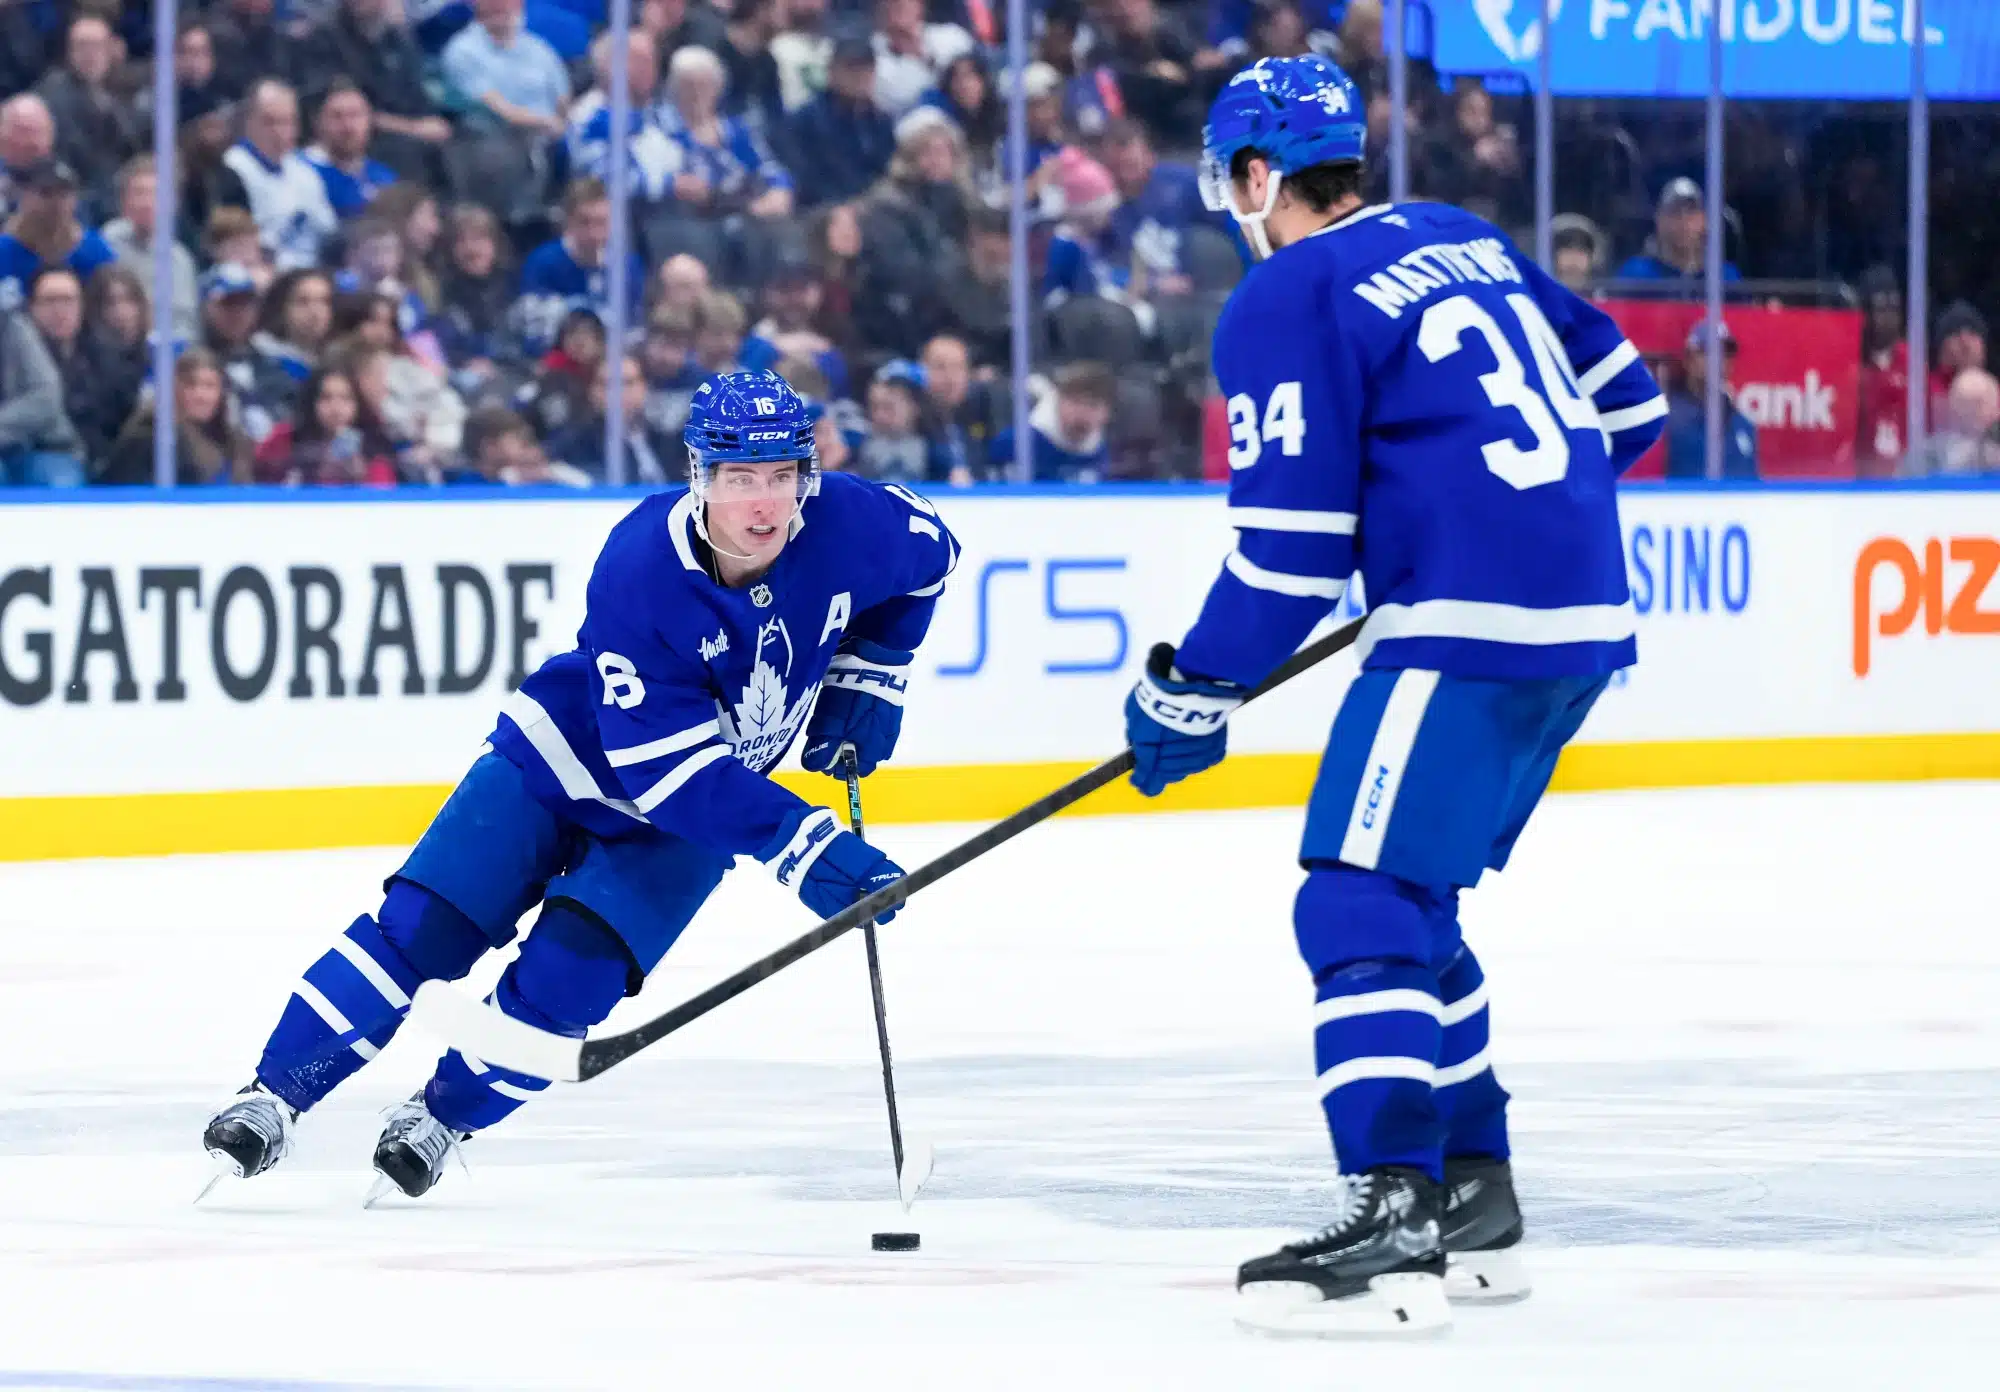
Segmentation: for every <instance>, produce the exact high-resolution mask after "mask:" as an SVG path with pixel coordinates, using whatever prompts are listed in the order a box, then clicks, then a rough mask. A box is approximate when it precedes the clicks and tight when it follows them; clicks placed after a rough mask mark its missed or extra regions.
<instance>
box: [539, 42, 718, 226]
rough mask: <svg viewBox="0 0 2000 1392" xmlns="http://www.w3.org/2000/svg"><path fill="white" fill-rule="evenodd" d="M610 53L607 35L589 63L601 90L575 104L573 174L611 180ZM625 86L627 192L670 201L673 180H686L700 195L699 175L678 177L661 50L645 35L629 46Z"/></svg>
mask: <svg viewBox="0 0 2000 1392" xmlns="http://www.w3.org/2000/svg"><path fill="white" fill-rule="evenodd" d="M611 51H612V38H611V34H610V33H609V32H608V31H607V32H605V33H602V34H599V35H598V36H597V41H596V42H595V43H593V44H592V45H591V48H590V59H591V64H592V66H593V67H594V68H595V69H596V72H597V85H596V86H595V87H593V88H591V89H590V90H589V91H588V92H586V93H584V94H583V95H582V96H581V97H579V98H577V101H576V104H575V105H574V106H572V107H571V108H570V111H569V134H568V135H567V137H566V138H565V144H566V145H567V146H568V149H569V167H570V173H571V174H572V175H574V176H581V175H588V176H590V177H591V178H594V179H600V180H608V179H609V177H610V168H611V95H610V94H611ZM625 85H626V91H627V94H628V96H629V100H630V107H629V110H628V112H627V115H626V118H625V119H626V125H625V158H626V169H627V171H628V173H627V179H628V182H627V187H628V188H629V189H630V190H631V192H632V194H633V196H635V197H637V198H641V199H660V198H672V197H674V196H675V195H676V189H675V179H676V178H677V177H681V178H686V179H688V180H689V181H690V182H689V183H688V184H687V185H685V186H683V187H684V189H685V191H686V192H687V193H689V194H690V195H692V194H693V193H695V192H696V190H695V188H694V184H693V181H694V180H696V179H697V178H698V176H696V175H692V174H686V175H682V174H679V173H678V171H679V169H680V163H681V152H680V148H679V147H678V146H677V145H675V143H674V138H673V136H672V135H671V134H670V133H669V131H668V123H669V120H670V117H669V114H668V111H667V109H666V107H665V106H664V105H663V103H662V101H661V97H660V59H659V48H658V46H657V45H656V44H655V43H654V41H653V36H652V35H651V34H649V33H647V32H646V31H645V30H644V29H634V30H633V31H632V33H631V36H630V38H629V39H628V40H627V41H626V46H625Z"/></svg>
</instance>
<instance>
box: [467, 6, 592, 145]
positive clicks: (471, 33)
mask: <svg viewBox="0 0 2000 1392" xmlns="http://www.w3.org/2000/svg"><path fill="white" fill-rule="evenodd" d="M440 66H441V69H442V71H443V73H444V78H445V81H446V82H448V83H450V84H451V85H452V86H453V87H454V88H456V89H457V91H458V92H459V93H460V94H461V95H462V96H464V97H465V98H466V99H467V100H469V101H473V102H477V103H478V104H479V105H480V106H482V107H484V108H485V110H486V113H487V114H488V115H490V116H491V117H492V118H493V119H494V120H496V121H498V122H500V123H501V124H502V125H504V126H508V127H511V128H512V129H514V130H517V131H521V132H523V133H525V134H528V135H531V136H549V137H555V138H560V137H561V136H562V134H563V116H564V112H565V111H566V110H567V109H568V107H569V99H570V85H569V69H568V68H567V67H565V66H564V64H563V60H562V59H561V58H560V57H558V56H557V55H556V51H555V50H554V49H553V48H551V47H550V46H549V44H548V42H547V40H545V39H542V38H540V37H538V36H537V35H535V34H532V33H530V32H528V29H527V27H526V25H525V24H524V23H523V22H522V16H521V0H477V3H476V4H475V5H474V7H473V22H472V23H471V24H468V25H466V26H465V28H463V29H461V30H459V31H458V33H456V34H454V35H453V36H452V39H451V42H450V43H448V44H446V45H445V46H444V54H443V56H442V58H441V59H440Z"/></svg>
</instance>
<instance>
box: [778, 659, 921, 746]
mask: <svg viewBox="0 0 2000 1392" xmlns="http://www.w3.org/2000/svg"><path fill="white" fill-rule="evenodd" d="M915 657H916V654H915V653H911V652H904V651H902V650H901V649H898V648H885V647H883V646H882V645H881V644H879V643H871V642H869V641H868V640H867V639H866V638H854V639H850V640H849V641H848V642H846V643H844V644H842V645H841V649H840V651H839V652H838V653H836V654H834V658H833V662H832V665H830V666H829V667H828V668H827V670H826V680H824V681H823V682H821V683H820V687H819V704H817V705H816V706H814V707H813V713H812V720H811V722H810V723H809V724H807V726H806V747H805V752H804V753H802V754H800V755H799V762H800V763H802V764H804V765H805V766H806V767H807V768H808V769H810V770H812V771H813V772H814V773H826V774H831V775H832V776H833V777H835V778H841V777H844V776H845V775H846V770H845V769H843V768H841V766H840V747H841V745H843V744H851V745H853V746H854V763H855V769H856V771H857V772H858V773H859V774H860V775H861V776H862V777H863V778H866V777H867V776H868V775H869V774H871V773H873V772H875V766H876V765H877V764H880V763H885V762H887V761H888V758H889V756H890V755H891V754H893V753H895V751H896V736H898V735H899V734H901V733H902V731H903V693H904V692H905V691H907V690H909V688H910V662H911V661H912V659H914V658H915Z"/></svg>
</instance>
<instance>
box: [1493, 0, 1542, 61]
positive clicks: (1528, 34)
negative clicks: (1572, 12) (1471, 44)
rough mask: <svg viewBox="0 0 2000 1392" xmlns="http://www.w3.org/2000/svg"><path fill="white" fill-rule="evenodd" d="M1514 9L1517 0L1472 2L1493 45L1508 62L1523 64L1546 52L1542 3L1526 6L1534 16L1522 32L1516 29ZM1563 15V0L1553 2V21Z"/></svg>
mask: <svg viewBox="0 0 2000 1392" xmlns="http://www.w3.org/2000/svg"><path fill="white" fill-rule="evenodd" d="M1514 6H1515V0H1472V9H1473V13H1474V14H1475V15H1477V16H1478V18H1479V24H1480V27H1481V28H1483V29H1485V30H1486V36H1487V37H1488V38H1489V39H1491V40H1493V46H1494V47H1495V48H1497V49H1499V50H1500V53H1501V56H1503V57H1504V58H1506V60H1507V61H1508V62H1510V63H1520V62H1525V61H1526V60H1528V59H1530V58H1533V57H1535V56H1536V55H1537V54H1539V53H1540V52H1541V51H1542V0H1527V3H1526V4H1525V5H1524V6H1523V7H1522V8H1524V9H1527V10H1530V11H1531V12H1532V17H1531V19H1530V20H1529V23H1528V24H1527V26H1526V27H1525V28H1524V29H1523V30H1522V31H1521V32H1519V33H1516V32H1515V30H1514V19H1513V16H1514ZM1561 15H1562V0H1549V5H1548V16H1549V22H1550V23H1551V24H1553V23H1555V21H1556V20H1557V19H1558V18H1560V17H1561Z"/></svg>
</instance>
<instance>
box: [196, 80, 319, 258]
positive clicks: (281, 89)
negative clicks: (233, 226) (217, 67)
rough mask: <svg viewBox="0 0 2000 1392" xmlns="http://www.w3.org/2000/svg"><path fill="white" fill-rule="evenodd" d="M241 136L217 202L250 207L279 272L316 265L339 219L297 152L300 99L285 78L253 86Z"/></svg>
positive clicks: (225, 164) (227, 158)
mask: <svg viewBox="0 0 2000 1392" xmlns="http://www.w3.org/2000/svg"><path fill="white" fill-rule="evenodd" d="M246 105H247V107H248V110H247V111H246V112H245V114H244V118H243V138H242V139H241V140H239V141H237V142H236V144H235V145H233V146H231V147H230V149H229V152H228V153H227V154H225V155H224V156H223V157H222V173H221V176H220V178H219V182H218V185H217V188H216V197H215V202H216V203H217V204H218V205H220V206H223V207H237V208H248V209H249V210H250V216H251V217H253V218H255V219H256V221H257V232H258V236H259V237H260V238H261V239H262V240H263V243H264V247H265V249H266V250H267V251H269V252H270V254H271V260H272V262H273V263H274V264H275V265H276V266H277V267H278V269H279V270H281V271H285V270H294V269H297V268H300V267H304V266H314V265H318V264H319V261H320V256H321V252H322V251H323V250H324V248H325V245H326V241H327V239H328V238H329V237H331V236H332V235H333V234H334V232H335V231H337V230H338V229H339V226H340V219H339V218H338V217H337V216H336V215H335V214H334V211H333V204H332V202H331V201H330V200H329V199H328V198H327V196H326V182H325V180H323V179H322V178H321V177H320V173H319V171H318V170H317V169H314V168H313V167H312V165H311V164H309V163H307V162H306V159H305V157H304V156H302V155H301V154H300V153H299V148H298V146H299V99H298V95H297V94H296V93H294V92H293V91H292V89H291V88H290V87H288V86H286V85H285V84H284V83H282V82H278V81H276V80H273V79H266V80H265V81H262V82H259V83H258V84H257V85H256V86H255V87H253V88H251V89H250V95H249V98H248V100H247V102H246Z"/></svg>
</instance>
